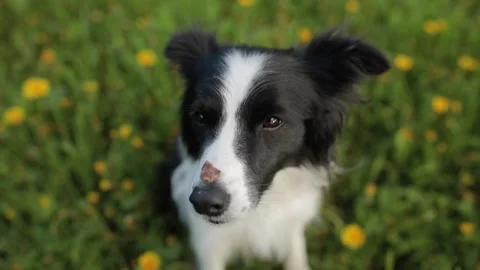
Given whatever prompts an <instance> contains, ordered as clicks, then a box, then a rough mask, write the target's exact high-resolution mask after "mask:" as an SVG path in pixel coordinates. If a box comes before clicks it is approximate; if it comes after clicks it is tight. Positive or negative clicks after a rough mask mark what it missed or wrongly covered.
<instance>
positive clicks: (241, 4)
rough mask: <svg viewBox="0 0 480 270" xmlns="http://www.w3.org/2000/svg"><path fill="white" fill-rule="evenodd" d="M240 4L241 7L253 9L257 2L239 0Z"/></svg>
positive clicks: (253, 0)
mask: <svg viewBox="0 0 480 270" xmlns="http://www.w3.org/2000/svg"><path fill="white" fill-rule="evenodd" d="M238 4H239V5H240V6H241V7H251V6H253V4H255V0H238Z"/></svg>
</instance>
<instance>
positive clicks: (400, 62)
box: [393, 54, 414, 71]
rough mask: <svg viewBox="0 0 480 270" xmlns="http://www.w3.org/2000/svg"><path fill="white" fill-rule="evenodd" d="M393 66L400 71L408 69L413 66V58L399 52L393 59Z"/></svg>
mask: <svg viewBox="0 0 480 270" xmlns="http://www.w3.org/2000/svg"><path fill="white" fill-rule="evenodd" d="M393 63H394V64H395V66H396V67H397V68H398V69H399V70H402V71H409V70H411V69H412V68H413V65H414V61H413V59H412V58H411V57H410V56H408V55H406V54H399V55H397V56H396V57H395V59H394V60H393Z"/></svg>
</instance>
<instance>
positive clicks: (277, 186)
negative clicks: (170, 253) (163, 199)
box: [172, 158, 328, 270]
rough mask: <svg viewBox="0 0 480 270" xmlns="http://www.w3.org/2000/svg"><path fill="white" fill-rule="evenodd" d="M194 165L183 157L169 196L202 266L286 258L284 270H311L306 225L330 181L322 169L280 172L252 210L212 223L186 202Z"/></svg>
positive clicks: (215, 268) (206, 269)
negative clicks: (241, 259)
mask: <svg viewBox="0 0 480 270" xmlns="http://www.w3.org/2000/svg"><path fill="white" fill-rule="evenodd" d="M197 167H198V165H197V164H195V162H194V161H192V160H190V159H189V158H186V159H184V161H183V162H182V163H181V165H180V166H179V167H178V168H177V169H176V170H175V172H174V174H173V177H172V194H173V199H174V201H175V203H176V205H177V209H178V211H179V214H180V218H181V219H182V221H183V222H184V223H185V224H186V226H187V227H188V229H189V232H190V241H191V246H192V247H193V249H194V252H195V254H196V256H197V260H198V262H197V264H198V266H199V267H200V268H201V269H202V270H221V269H224V267H225V265H226V264H227V263H228V262H231V260H232V259H237V258H243V259H248V258H250V257H254V258H259V259H266V260H275V261H280V262H284V264H285V267H286V269H292V270H293V269H296V270H303V269H309V268H308V263H307V258H306V251H305V241H304V229H305V226H306V225H307V224H308V223H309V222H310V221H311V220H312V219H313V218H314V217H316V215H317V213H318V209H319V207H320V204H321V200H322V187H326V186H327V183H328V180H327V178H328V175H327V170H326V169H325V168H323V167H318V168H313V167H298V168H293V167H290V168H286V169H283V170H281V171H279V172H278V173H277V174H276V175H275V177H274V180H273V183H272V185H271V186H270V188H269V190H267V191H266V192H265V194H264V195H263V196H262V199H261V201H260V203H259V204H258V206H257V207H256V208H255V209H254V210H251V211H250V212H249V213H247V214H246V215H245V216H244V217H242V218H239V219H238V220H233V221H231V222H229V223H226V224H223V225H213V224H210V223H208V222H207V221H205V220H203V219H202V217H201V216H200V215H198V214H197V213H196V212H195V210H194V209H193V207H192V205H191V203H190V202H189V200H188V198H189V195H190V193H191V192H192V179H193V177H194V173H195V169H196V168H197Z"/></svg>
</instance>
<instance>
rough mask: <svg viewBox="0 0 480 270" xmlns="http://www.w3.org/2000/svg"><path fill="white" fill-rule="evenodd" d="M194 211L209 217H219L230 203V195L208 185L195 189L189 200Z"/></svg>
mask: <svg viewBox="0 0 480 270" xmlns="http://www.w3.org/2000/svg"><path fill="white" fill-rule="evenodd" d="M189 200H190V202H191V203H192V205H193V208H195V211H197V213H199V214H201V215H207V216H210V217H213V216H219V215H221V214H222V213H223V212H224V211H225V210H226V209H227V207H228V205H229V203H230V195H229V194H228V193H227V191H226V190H224V189H223V188H222V187H221V186H219V185H215V184H209V185H207V186H201V187H195V188H194V189H193V191H192V194H191V195H190V198H189Z"/></svg>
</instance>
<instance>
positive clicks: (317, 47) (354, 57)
mask: <svg viewBox="0 0 480 270" xmlns="http://www.w3.org/2000/svg"><path fill="white" fill-rule="evenodd" d="M295 54H296V56H298V57H300V58H301V59H302V60H303V61H304V62H306V63H307V65H308V67H309V72H310V73H311V76H312V78H313V79H314V80H315V81H318V82H319V83H321V84H322V85H323V87H324V89H325V88H327V89H325V90H327V91H329V93H330V94H333V95H334V94H336V93H341V92H343V91H348V90H350V89H351V87H352V86H353V85H354V84H355V83H357V82H359V81H360V79H362V78H363V77H366V76H373V75H380V74H382V73H384V72H385V71H387V70H388V69H390V63H389V61H388V60H387V58H386V57H385V55H384V54H383V53H382V52H380V51H379V50H378V49H377V48H375V47H374V46H372V45H370V44H367V43H365V42H364V41H362V40H360V39H359V38H356V37H353V36H348V35H345V34H343V33H342V31H341V29H340V28H339V27H337V28H333V29H332V30H329V31H327V32H325V33H323V34H320V35H317V36H315V37H314V38H313V39H312V41H311V42H310V43H309V44H308V45H306V46H303V47H299V48H296V49H295ZM326 86H328V87H326Z"/></svg>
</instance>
